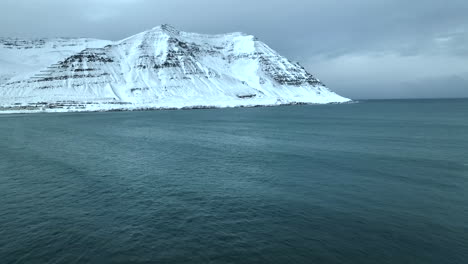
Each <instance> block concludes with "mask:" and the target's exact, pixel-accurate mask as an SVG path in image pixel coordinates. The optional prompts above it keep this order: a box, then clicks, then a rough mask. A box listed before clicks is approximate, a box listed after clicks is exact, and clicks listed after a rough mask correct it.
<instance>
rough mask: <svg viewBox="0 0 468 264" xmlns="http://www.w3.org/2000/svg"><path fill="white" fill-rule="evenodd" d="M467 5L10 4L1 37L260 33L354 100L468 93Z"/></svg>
mask: <svg viewBox="0 0 468 264" xmlns="http://www.w3.org/2000/svg"><path fill="white" fill-rule="evenodd" d="M466 14H468V1H465V0H446V1H440V0H414V1H406V0H405V1H403V0H346V1H343V0H340V1H338V0H288V1H279V0H268V1H267V0H256V1H251V0H249V1H248V0H191V1H187V0H41V1H36V0H3V1H1V2H0V36H7V37H44V36H45V37H54V36H69V37H82V36H85V37H94V38H103V39H113V40H117V39H122V38H125V37H128V36H130V35H133V34H135V33H138V32H141V31H143V30H145V29H148V28H152V27H154V26H156V25H159V24H163V23H169V24H173V25H174V26H176V27H178V28H180V29H181V30H184V31H194V32H201V33H223V32H231V31H243V32H246V33H249V34H253V35H256V36H257V37H259V38H260V39H261V40H263V41H264V42H266V43H267V44H269V45H270V46H271V47H272V48H274V49H276V50H277V51H279V52H280V53H282V54H284V55H286V56H288V57H290V58H291V59H293V60H296V61H299V62H301V63H302V64H303V65H304V66H305V67H306V68H307V69H309V70H310V71H311V72H312V73H314V74H315V75H317V76H318V77H319V78H320V79H322V80H323V81H324V82H325V83H326V84H328V86H329V87H331V88H332V89H333V90H336V91H338V92H340V93H342V94H343V95H346V96H349V97H352V98H401V97H468V67H467V66H466V65H468V60H467V59H468V45H467V44H468V16H466Z"/></svg>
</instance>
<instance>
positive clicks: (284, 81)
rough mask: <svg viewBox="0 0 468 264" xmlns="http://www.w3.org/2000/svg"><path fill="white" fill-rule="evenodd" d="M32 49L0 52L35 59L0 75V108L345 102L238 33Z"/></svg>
mask: <svg viewBox="0 0 468 264" xmlns="http://www.w3.org/2000/svg"><path fill="white" fill-rule="evenodd" d="M59 40H61V41H59ZM25 43H27V42H25ZM37 43H39V44H37ZM37 43H36V44H37V45H36V46H34V45H32V44H27V45H26V46H27V47H28V49H22V48H21V47H24V46H25V45H23V46H21V45H18V41H17V42H16V43H15V45H16V46H14V44H10V45H9V47H7V48H8V49H10V50H8V52H7V51H6V50H7V48H5V45H4V48H3V49H2V48H0V62H1V61H3V60H4V58H6V61H7V62H8V61H11V60H12V59H11V58H10V57H9V56H11V57H12V58H13V60H14V59H15V58H16V59H17V60H21V59H23V60H24V59H25V58H29V57H27V56H26V55H28V54H29V55H31V54H32V55H31V56H32V57H33V58H35V59H36V60H37V59H38V58H39V62H37V63H36V64H37V65H36V67H33V68H31V70H29V71H24V72H23V73H19V74H18V73H16V72H10V73H9V74H5V71H4V73H3V76H4V77H3V78H2V71H0V106H1V107H3V110H10V111H15V110H16V111H104V110H116V109H121V110H134V109H149V108H151V109H160V108H190V107H200V106H202V107H235V106H257V105H281V104H295V103H342V102H348V101H349V99H347V98H344V97H341V96H339V95H337V94H335V93H333V92H332V91H330V90H329V89H328V88H326V87H325V86H324V85H323V84H322V83H321V82H320V80H318V79H317V78H315V77H314V76H313V75H312V74H310V73H308V72H307V71H306V70H305V69H304V67H302V66H301V65H300V64H299V63H295V62H291V61H290V60H288V59H286V58H284V57H282V56H281V55H280V54H278V53H277V52H276V51H274V50H273V49H271V48H270V47H269V46H268V45H266V44H265V43H263V42H261V41H259V40H257V39H256V38H255V37H254V36H252V35H248V34H244V33H241V32H234V33H227V34H217V35H207V34H198V33H189V32H183V31H179V30H178V29H176V28H174V27H172V26H170V25H167V24H164V25H161V26H157V27H154V28H152V29H150V30H147V31H144V32H141V33H138V34H136V35H133V36H130V37H128V38H125V39H123V40H120V41H105V40H94V39H55V40H47V41H46V40H42V41H41V40H38V42H37ZM1 44H2V39H0V47H1ZM33 46H34V47H33ZM15 52H16V53H15ZM12 54H13V55H14V56H12ZM25 54H26V55H25ZM29 55H28V56H29ZM52 55H53V56H52ZM48 56H49V57H48ZM54 56H55V57H54ZM43 57H47V60H46V59H44V58H43ZM26 61H28V59H26ZM7 64H8V63H7ZM18 68H21V67H20V66H18ZM24 68H26V67H24ZM38 69H39V70H38ZM5 76H7V77H5Z"/></svg>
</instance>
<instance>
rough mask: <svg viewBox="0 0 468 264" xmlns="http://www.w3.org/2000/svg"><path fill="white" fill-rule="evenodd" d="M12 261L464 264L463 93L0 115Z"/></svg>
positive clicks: (0, 217) (2, 238) (0, 186)
mask: <svg viewBox="0 0 468 264" xmlns="http://www.w3.org/2000/svg"><path fill="white" fill-rule="evenodd" d="M0 199H1V200H0V262H1V263H372V264H375V263H398V264H400V263H424V264H427V263H437V264H440V263H468V100H408V101H367V102H362V103H359V104H346V105H326V106H284V107H274V108H250V109H212V110H190V111H150V112H115V113H69V114H31V115H8V116H5V115H3V116H0Z"/></svg>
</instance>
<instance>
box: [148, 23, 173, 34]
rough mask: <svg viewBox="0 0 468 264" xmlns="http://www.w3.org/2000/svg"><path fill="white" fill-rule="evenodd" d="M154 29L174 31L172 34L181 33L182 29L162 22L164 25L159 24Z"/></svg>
mask: <svg viewBox="0 0 468 264" xmlns="http://www.w3.org/2000/svg"><path fill="white" fill-rule="evenodd" d="M152 30H157V31H164V32H167V33H172V34H179V33H180V31H179V30H178V29H177V28H175V27H174V26H172V25H170V24H162V25H159V26H157V27H154V28H153V29H152Z"/></svg>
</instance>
